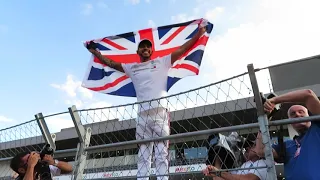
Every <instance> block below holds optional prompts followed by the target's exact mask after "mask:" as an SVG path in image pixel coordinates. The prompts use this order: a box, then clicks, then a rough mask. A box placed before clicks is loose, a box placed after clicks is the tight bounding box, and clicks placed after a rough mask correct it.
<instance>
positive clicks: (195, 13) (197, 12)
mask: <svg viewBox="0 0 320 180" xmlns="http://www.w3.org/2000/svg"><path fill="white" fill-rule="evenodd" d="M206 8H207V6H203V4H201V3H199V4H198V5H197V6H196V7H194V8H193V9H192V13H190V14H186V13H180V14H177V15H174V16H171V22H173V23H181V22H186V21H190V20H193V19H199V18H202V17H204V18H206V19H208V20H209V21H210V22H215V21H217V20H218V19H219V18H220V16H221V14H223V13H224V11H225V10H224V7H214V8H209V9H208V10H206ZM202 12H205V13H204V14H202Z"/></svg>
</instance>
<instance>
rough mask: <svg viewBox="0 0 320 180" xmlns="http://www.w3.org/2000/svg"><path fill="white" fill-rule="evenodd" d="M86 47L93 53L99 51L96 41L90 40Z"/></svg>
mask: <svg viewBox="0 0 320 180" xmlns="http://www.w3.org/2000/svg"><path fill="white" fill-rule="evenodd" d="M86 48H87V49H88V50H89V51H90V52H91V53H94V52H96V51H97V50H96V48H97V45H96V43H94V42H93V41H90V42H89V43H88V44H87V46H86Z"/></svg>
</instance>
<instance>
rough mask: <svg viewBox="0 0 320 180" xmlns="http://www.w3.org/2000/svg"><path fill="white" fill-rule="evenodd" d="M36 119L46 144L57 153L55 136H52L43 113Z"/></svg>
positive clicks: (37, 115) (36, 116)
mask: <svg viewBox="0 0 320 180" xmlns="http://www.w3.org/2000/svg"><path fill="white" fill-rule="evenodd" d="M35 118H36V120H37V123H38V125H39V128H40V130H41V133H42V136H43V139H44V141H45V143H46V144H50V147H51V148H52V149H53V150H54V151H55V150H56V144H55V137H56V135H55V134H52V135H51V134H50V131H49V128H48V126H47V123H46V121H45V119H44V117H43V115H42V113H38V114H36V115H35Z"/></svg>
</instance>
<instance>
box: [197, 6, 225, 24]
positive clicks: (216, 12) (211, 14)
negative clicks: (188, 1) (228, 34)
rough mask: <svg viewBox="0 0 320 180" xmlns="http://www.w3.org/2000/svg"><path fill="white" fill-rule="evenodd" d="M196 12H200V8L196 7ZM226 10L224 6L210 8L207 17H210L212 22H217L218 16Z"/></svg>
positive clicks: (209, 19)
mask: <svg viewBox="0 0 320 180" xmlns="http://www.w3.org/2000/svg"><path fill="white" fill-rule="evenodd" d="M194 11H195V13H198V12H199V10H198V9H194ZM223 12H224V8H223V7H216V8H214V9H210V10H209V11H207V12H206V14H205V18H206V19H208V21H210V22H215V21H217V20H218V18H219V17H220V16H221V14H222V13H223Z"/></svg>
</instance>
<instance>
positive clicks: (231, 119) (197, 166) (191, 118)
mask: <svg viewBox="0 0 320 180" xmlns="http://www.w3.org/2000/svg"><path fill="white" fill-rule="evenodd" d="M252 96H253V93H252V89H251V85H250V80H249V77H248V74H246V73H244V74H241V75H238V76H235V77H232V78H229V79H226V80H224V81H221V82H217V83H213V84H210V85H208V86H204V87H200V88H197V89H194V90H190V91H187V92H183V93H179V94H175V95H171V96H168V97H165V98H162V99H155V100H153V101H149V102H141V103H136V104H127V105H123V106H113V107H106V108H97V109H87V110H79V111H78V113H79V115H80V117H81V121H82V123H83V124H85V126H87V127H91V128H92V136H91V140H90V147H96V146H99V147H100V148H91V149H90V147H89V148H88V149H89V151H88V153H89V154H88V156H87V160H86V169H85V170H84V174H85V178H86V179H100V178H103V179H104V178H106V179H117V178H121V179H123V178H126V179H132V178H133V179H137V177H138V178H140V179H145V178H147V177H149V176H150V177H151V179H155V178H157V179H163V180H165V179H168V177H170V179H202V178H205V177H204V175H203V172H202V171H203V170H204V169H205V168H206V167H207V165H210V164H211V165H214V166H215V167H217V168H218V169H219V170H220V169H224V170H226V169H227V170H229V171H230V172H231V173H233V174H237V173H238V174H241V173H242V174H243V173H247V172H249V170H250V169H251V171H253V170H252V169H254V168H256V169H259V167H260V169H263V172H264V171H266V169H265V168H266V165H265V163H263V161H262V160H261V164H262V165H261V164H252V163H251V164H250V163H249V162H248V163H246V164H244V163H245V162H247V160H248V159H246V158H247V156H248V154H250V155H251V156H252V157H251V156H250V158H259V157H258V156H257V155H256V154H255V153H252V151H250V148H251V147H254V145H255V144H256V143H255V141H256V135H257V132H258V124H257V115H256V109H255V103H254V100H253V97H252ZM119 98H120V97H119ZM251 123H256V126H255V127H254V128H248V127H249V126H248V127H247V128H243V127H245V126H246V124H251ZM236 125H243V127H242V128H238V129H237V128H235V129H234V128H232V127H233V126H236ZM219 128H220V129H219ZM230 128H231V129H230ZM212 129H216V130H217V131H216V132H215V133H213V132H211V131H208V130H212ZM240 129H241V130H240ZM154 138H155V140H154V141H152V142H146V141H148V139H154ZM157 138H158V139H159V138H160V140H158V139H157ZM169 139H170V140H169ZM136 140H138V141H136ZM93 149H94V150H93ZM246 150H247V153H246V154H245V153H244V152H245V151H246ZM249 152H250V153H249ZM259 162H260V161H259ZM237 168H242V169H237ZM232 169H233V171H232ZM248 169H249V170H248ZM238 170H239V171H238ZM257 172H260V171H257ZM261 176H264V175H261ZM264 178H266V177H263V179H264Z"/></svg>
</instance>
